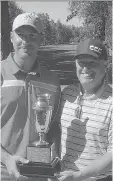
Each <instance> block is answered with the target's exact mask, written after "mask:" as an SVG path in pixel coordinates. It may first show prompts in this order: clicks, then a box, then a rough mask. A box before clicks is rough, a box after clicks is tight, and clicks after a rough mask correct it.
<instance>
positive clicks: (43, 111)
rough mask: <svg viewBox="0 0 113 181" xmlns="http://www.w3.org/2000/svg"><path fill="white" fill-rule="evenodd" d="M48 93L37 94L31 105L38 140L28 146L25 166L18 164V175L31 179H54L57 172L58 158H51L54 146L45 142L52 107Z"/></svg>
mask: <svg viewBox="0 0 113 181" xmlns="http://www.w3.org/2000/svg"><path fill="white" fill-rule="evenodd" d="M50 99H51V95H50V94H49V93H43V94H41V93H38V94H37V96H36V97H35V99H34V101H33V103H32V111H33V119H34V124H35V128H36V132H37V137H38V136H39V139H37V140H35V141H34V142H32V143H31V144H29V145H28V147H27V150H26V155H27V159H28V160H29V161H30V162H29V163H27V164H22V163H20V164H19V171H20V174H22V175H25V176H31V177H37V176H38V177H39V176H41V177H48V178H49V177H54V173H55V172H58V170H59V166H58V165H59V161H60V159H59V158H58V157H55V158H52V153H53V152H54V144H52V143H48V142H47V141H46V139H45V138H46V133H47V132H48V130H49V128H50V124H51V117H52V106H51V105H50Z"/></svg>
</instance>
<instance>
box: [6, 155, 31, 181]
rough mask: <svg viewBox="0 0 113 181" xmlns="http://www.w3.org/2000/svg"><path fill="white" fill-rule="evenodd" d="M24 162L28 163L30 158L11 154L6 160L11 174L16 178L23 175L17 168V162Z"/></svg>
mask: <svg viewBox="0 0 113 181" xmlns="http://www.w3.org/2000/svg"><path fill="white" fill-rule="evenodd" d="M18 162H22V163H28V162H29V160H26V159H25V158H22V157H20V156H16V155H13V156H12V155H9V156H8V157H7V159H6V160H5V166H6V168H7V170H8V173H9V175H11V176H14V177H15V178H16V179H18V178H19V177H21V175H20V173H19V171H18V168H17V163H18Z"/></svg>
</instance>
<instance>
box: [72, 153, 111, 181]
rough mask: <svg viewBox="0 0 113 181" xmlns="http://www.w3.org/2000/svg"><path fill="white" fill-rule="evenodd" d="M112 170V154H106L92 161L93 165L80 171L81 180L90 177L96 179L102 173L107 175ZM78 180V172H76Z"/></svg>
mask: <svg viewBox="0 0 113 181" xmlns="http://www.w3.org/2000/svg"><path fill="white" fill-rule="evenodd" d="M110 169H112V152H109V153H106V154H105V155H103V156H101V157H99V158H98V159H96V160H94V161H92V163H91V164H90V165H89V166H88V167H86V168H84V169H83V170H81V171H80V176H79V178H80V180H83V179H86V178H88V177H96V176H98V175H100V174H102V173H105V172H107V171H109V170H110ZM75 178H76V172H75Z"/></svg>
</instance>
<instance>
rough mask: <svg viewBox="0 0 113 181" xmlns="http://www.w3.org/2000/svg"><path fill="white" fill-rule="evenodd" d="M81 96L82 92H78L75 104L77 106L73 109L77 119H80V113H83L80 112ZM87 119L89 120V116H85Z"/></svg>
mask: <svg viewBox="0 0 113 181" xmlns="http://www.w3.org/2000/svg"><path fill="white" fill-rule="evenodd" d="M82 98H83V94H82V93H80V96H79V97H78V98H77V105H78V107H77V108H76V110H75V116H76V118H77V119H79V120H80V119H81V116H82V113H83V112H82ZM88 120H89V118H88V117H86V118H85V121H88Z"/></svg>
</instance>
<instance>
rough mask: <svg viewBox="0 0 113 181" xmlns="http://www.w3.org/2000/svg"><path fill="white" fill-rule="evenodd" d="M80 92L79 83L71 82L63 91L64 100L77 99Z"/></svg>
mask: <svg viewBox="0 0 113 181" xmlns="http://www.w3.org/2000/svg"><path fill="white" fill-rule="evenodd" d="M78 94H79V84H71V85H68V86H66V87H65V88H64V89H63V91H62V99H63V100H72V99H73V101H74V100H75V99H76V97H77V95H78Z"/></svg>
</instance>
